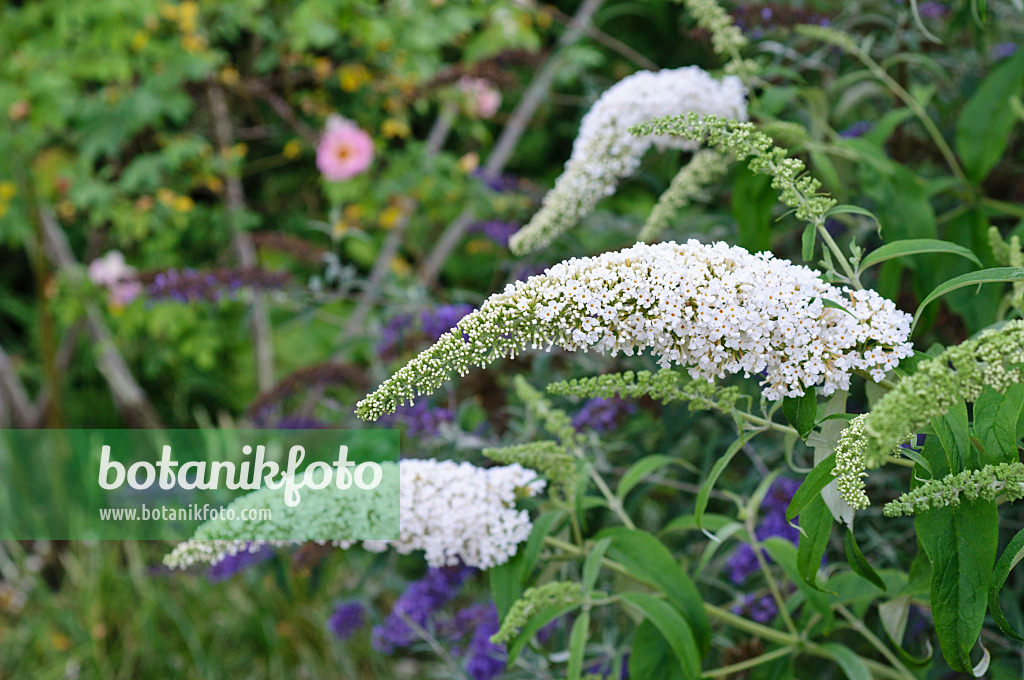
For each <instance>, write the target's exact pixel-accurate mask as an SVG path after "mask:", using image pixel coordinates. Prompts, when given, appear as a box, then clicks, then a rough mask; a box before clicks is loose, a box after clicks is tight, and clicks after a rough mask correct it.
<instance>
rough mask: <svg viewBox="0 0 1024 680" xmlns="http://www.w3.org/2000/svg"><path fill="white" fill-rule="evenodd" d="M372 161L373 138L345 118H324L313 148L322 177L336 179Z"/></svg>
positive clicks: (352, 174) (354, 172) (367, 165)
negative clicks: (319, 136) (318, 138)
mask: <svg viewBox="0 0 1024 680" xmlns="http://www.w3.org/2000/svg"><path fill="white" fill-rule="evenodd" d="M372 162H373V138H371V137H370V135H369V134H367V132H366V131H365V130H362V129H360V128H359V126H357V125H356V124H355V123H353V122H352V121H350V120H348V119H347V118H342V117H341V116H339V115H331V116H329V117H328V118H327V125H326V127H325V128H324V133H323V136H321V138H320V143H319V144H318V145H317V147H316V167H317V169H318V170H320V172H321V174H323V176H324V179H327V180H329V181H331V182H340V181H343V180H346V179H351V178H352V177H355V176H356V175H358V174H360V173H363V172H365V171H366V169H367V168H368V167H370V163H372Z"/></svg>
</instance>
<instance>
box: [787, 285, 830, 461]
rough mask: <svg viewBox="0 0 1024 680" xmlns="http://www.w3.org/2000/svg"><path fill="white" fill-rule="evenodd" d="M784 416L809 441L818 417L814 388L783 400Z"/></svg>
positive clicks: (816, 396) (802, 437) (801, 436)
mask: <svg viewBox="0 0 1024 680" xmlns="http://www.w3.org/2000/svg"><path fill="white" fill-rule="evenodd" d="M826 306H828V305H826ZM782 414H783V415H784V416H786V420H788V421H789V424H790V425H792V426H793V427H794V428H796V431H797V432H798V433H799V434H800V438H801V439H803V440H804V441H807V435H808V433H810V431H811V430H812V429H814V421H815V420H816V418H817V416H818V395H817V393H816V392H815V390H814V388H813V387H810V388H808V389H807V391H806V392H804V393H803V395H801V396H799V397H786V398H785V399H783V400H782Z"/></svg>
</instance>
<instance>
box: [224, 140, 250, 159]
mask: <svg viewBox="0 0 1024 680" xmlns="http://www.w3.org/2000/svg"><path fill="white" fill-rule="evenodd" d="M248 153H249V145H248V144H246V143H245V142H239V143H238V144H235V145H234V146H233V147H231V150H230V152H229V154H230V156H231V157H232V158H245V156H246V154H248Z"/></svg>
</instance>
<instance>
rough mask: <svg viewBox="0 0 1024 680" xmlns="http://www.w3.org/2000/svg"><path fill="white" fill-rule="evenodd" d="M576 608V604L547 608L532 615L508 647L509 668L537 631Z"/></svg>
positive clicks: (577, 606)
mask: <svg viewBox="0 0 1024 680" xmlns="http://www.w3.org/2000/svg"><path fill="white" fill-rule="evenodd" d="M578 608H579V605H578V604H574V605H569V606H566V607H548V608H547V609H543V610H541V611H539V612H537V613H536V614H534V615H533V616H531V617H530V620H529V621H527V622H526V624H525V625H524V626H523V629H522V630H521V631H520V632H519V635H518V636H516V638H515V639H514V640H513V641H512V642H511V644H509V646H508V661H507V663H508V665H509V667H511V666H512V664H513V663H515V660H516V658H517V657H518V656H519V653H520V652H521V651H523V647H525V646H526V643H528V642H529V641H530V640H532V639H533V636H534V635H536V634H537V631H538V630H540V629H541V628H543V627H544V626H546V625H548V624H549V623H551V622H552V621H554V620H555V619H557V618H559V617H562V616H565V615H566V614H568V613H569V612H571V611H573V610H574V609H578Z"/></svg>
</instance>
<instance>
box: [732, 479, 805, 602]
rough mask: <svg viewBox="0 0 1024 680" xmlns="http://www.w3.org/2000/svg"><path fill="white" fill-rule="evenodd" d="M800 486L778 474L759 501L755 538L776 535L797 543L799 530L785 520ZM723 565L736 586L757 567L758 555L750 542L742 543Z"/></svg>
mask: <svg viewBox="0 0 1024 680" xmlns="http://www.w3.org/2000/svg"><path fill="white" fill-rule="evenodd" d="M799 486H800V482H799V481H797V480H795V479H789V478H787V477H779V478H778V479H776V480H775V482H774V483H773V484H772V486H771V488H770V489H769V490H768V494H767V495H766V496H765V499H764V501H763V502H762V503H761V523H760V524H758V526H757V529H755V530H754V535H755V536H756V537H757V539H758V540H760V541H763V540H764V539H766V538H770V537H772V536H778V537H780V538H784V539H786V540H787V541H790V542H791V543H796V542H797V540H798V539H799V538H800V532H799V531H798V530H797V529H796V528H795V527H793V526H792V525H791V524H790V523H789V522H788V521H786V508H787V507H788V506H789V502H790V501H791V500H793V494H795V493H796V490H797V488H799ZM725 567H726V569H727V570H728V572H729V579H730V580H731V581H732V582H733V583H735V584H737V585H739V584H740V583H743V582H744V581H745V580H747V577H748V576H750V575H751V574H752V573H754V572H755V571H757V570H758V568H759V565H758V562H757V555H755V554H754V549H753V548H751V547H750V545H748V544H744V545H741V546H740V547H739V548H738V549H737V550H736V552H735V553H733V555H732V557H730V558H729V560H728V561H727V562H726V563H725Z"/></svg>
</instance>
